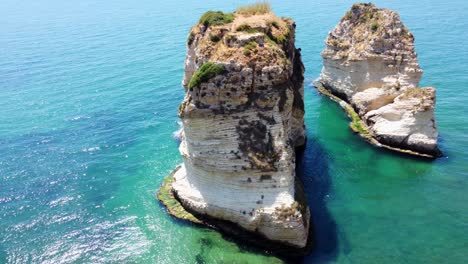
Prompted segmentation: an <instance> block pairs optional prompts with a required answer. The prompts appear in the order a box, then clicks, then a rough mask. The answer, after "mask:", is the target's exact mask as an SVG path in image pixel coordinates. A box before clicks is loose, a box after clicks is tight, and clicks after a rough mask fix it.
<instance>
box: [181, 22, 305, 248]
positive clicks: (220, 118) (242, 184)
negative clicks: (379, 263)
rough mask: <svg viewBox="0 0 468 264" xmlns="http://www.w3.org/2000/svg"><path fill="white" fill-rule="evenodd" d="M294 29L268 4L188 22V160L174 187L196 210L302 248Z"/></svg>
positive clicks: (184, 114)
mask: <svg viewBox="0 0 468 264" xmlns="http://www.w3.org/2000/svg"><path fill="white" fill-rule="evenodd" d="M212 15H216V14H212ZM218 15H220V16H222V15H223V14H218ZM294 32H295V23H294V22H293V21H292V20H291V19H280V18H278V17H276V16H275V15H274V14H272V13H267V14H262V15H251V16H246V15H240V14H236V13H234V14H233V19H232V20H229V19H228V20H227V22H224V23H217V24H216V25H213V24H209V23H202V22H200V23H198V24H197V25H195V26H194V27H193V28H192V30H191V32H190V34H189V39H188V50H187V57H186V62H185V76H184V79H183V85H184V87H185V98H184V100H183V102H182V104H181V106H180V108H179V116H180V118H181V119H182V121H183V133H182V142H181V145H180V148H179V149H180V153H181V154H182V157H183V159H184V163H183V165H182V166H181V168H180V169H179V170H177V171H176V173H175V175H174V182H173V184H172V188H173V191H174V194H175V196H176V197H177V198H178V199H179V200H180V202H181V204H182V205H183V206H184V207H185V208H186V209H187V210H189V211H191V212H193V213H195V214H199V215H205V216H207V217H209V218H213V219H219V220H226V221H229V222H232V223H234V224H236V225H237V226H238V227H239V228H241V229H244V230H247V231H251V232H252V233H254V234H256V235H258V236H260V237H262V238H267V239H268V240H271V241H275V242H280V243H282V244H284V245H287V246H291V247H292V248H303V247H305V246H306V244H307V239H308V231H309V219H310V212H309V208H308V206H307V203H306V199H305V197H304V193H303V191H302V189H297V188H296V184H297V179H296V177H295V148H296V147H299V146H302V145H304V144H305V127H304V103H303V80H304V78H303V72H304V67H303V64H302V61H301V56H300V51H299V50H298V49H296V48H295V45H294V39H295V37H294Z"/></svg>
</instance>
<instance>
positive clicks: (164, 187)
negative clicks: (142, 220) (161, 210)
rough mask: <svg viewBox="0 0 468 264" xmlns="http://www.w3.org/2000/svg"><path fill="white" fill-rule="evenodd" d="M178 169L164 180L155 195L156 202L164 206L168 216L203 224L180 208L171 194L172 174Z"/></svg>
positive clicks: (180, 205) (175, 170) (174, 171)
mask: <svg viewBox="0 0 468 264" xmlns="http://www.w3.org/2000/svg"><path fill="white" fill-rule="evenodd" d="M179 169H180V166H179V167H177V168H175V169H174V170H173V171H172V172H171V174H170V175H169V176H167V177H166V178H165V179H164V181H163V183H162V184H161V187H160V188H159V191H158V193H157V197H158V200H159V201H161V203H163V204H164V206H166V208H167V211H168V212H169V214H170V215H172V216H174V217H176V218H179V219H182V220H187V221H190V222H193V223H196V224H202V223H203V222H202V221H201V220H200V219H198V218H196V217H195V216H194V215H193V214H191V213H189V212H187V211H186V210H185V209H184V207H182V204H180V202H179V201H178V200H177V199H176V198H175V197H174V194H173V193H172V182H173V181H174V174H175V173H176V172H177V170H179Z"/></svg>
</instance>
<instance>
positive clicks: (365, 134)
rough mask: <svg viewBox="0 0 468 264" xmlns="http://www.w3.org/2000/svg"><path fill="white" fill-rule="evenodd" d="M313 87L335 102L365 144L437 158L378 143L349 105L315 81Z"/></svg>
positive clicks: (432, 156)
mask: <svg viewBox="0 0 468 264" xmlns="http://www.w3.org/2000/svg"><path fill="white" fill-rule="evenodd" d="M313 85H314V87H315V88H316V89H317V91H318V92H319V93H320V94H322V95H324V96H327V97H328V98H330V99H331V100H333V101H335V102H337V103H338V104H339V105H340V107H341V108H343V110H344V111H345V112H346V114H347V115H348V117H349V118H350V119H351V122H350V124H349V127H350V128H351V130H353V132H354V133H356V134H358V135H359V136H361V137H362V138H363V139H365V140H366V141H367V142H369V143H370V144H372V145H374V146H375V147H379V148H385V149H388V150H391V151H396V152H399V153H402V154H407V155H412V156H417V157H422V158H429V159H435V158H437V157H438V155H430V154H425V153H420V152H417V151H413V150H409V149H403V148H397V147H394V146H389V145H385V144H383V143H381V142H379V141H378V140H377V139H376V138H375V136H374V135H373V134H372V131H371V130H370V128H369V127H368V126H367V124H366V123H365V122H364V121H363V120H362V119H361V118H360V117H359V115H358V114H357V113H356V111H355V110H354V108H353V107H352V106H351V105H350V104H349V103H347V102H346V101H345V100H344V99H341V98H340V97H338V96H337V95H334V94H333V93H332V92H331V91H330V90H328V89H326V88H325V87H324V86H323V84H322V83H320V82H318V81H316V82H314V84H313Z"/></svg>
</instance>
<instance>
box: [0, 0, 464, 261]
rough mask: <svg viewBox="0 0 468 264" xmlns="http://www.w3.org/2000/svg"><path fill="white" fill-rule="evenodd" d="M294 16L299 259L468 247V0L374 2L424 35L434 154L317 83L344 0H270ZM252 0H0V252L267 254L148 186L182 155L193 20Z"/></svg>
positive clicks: (373, 257)
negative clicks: (374, 139) (393, 136)
mask: <svg viewBox="0 0 468 264" xmlns="http://www.w3.org/2000/svg"><path fill="white" fill-rule="evenodd" d="M271 2H272V4H273V8H274V11H275V12H276V13H277V14H278V15H280V16H289V17H292V18H294V19H295V20H296V23H297V47H300V48H302V54H303V60H304V64H305V66H306V83H307V86H306V88H305V90H306V91H305V100H306V111H307V114H306V125H307V135H308V143H307V148H306V150H305V153H304V156H303V158H302V160H301V161H300V163H301V167H300V168H299V171H300V173H301V174H302V175H303V180H304V182H305V187H306V190H307V195H308V198H309V201H310V204H311V209H312V213H313V221H314V224H315V233H316V241H317V248H316V251H315V252H314V253H313V254H312V255H311V256H308V257H306V258H305V259H304V260H303V262H304V263H311V262H319V263H323V262H327V263H328V262H336V263H353V262H355V263H376V262H379V263H382V262H384V263H387V262H388V263H395V262H398V263H464V262H465V261H466V259H467V258H468V250H467V248H468V196H467V195H466V192H467V190H468V158H467V156H466V155H465V153H466V152H468V136H467V135H468V127H467V125H468V116H467V113H468V106H467V104H466V103H465V101H466V97H467V96H468V94H467V87H468V75H467V74H466V73H467V69H466V66H465V65H466V62H465V61H466V58H467V57H468V49H466V43H467V42H468V34H466V33H465V30H466V28H467V27H468V18H467V16H466V14H465V13H466V10H468V2H466V1H461V0H458V1H456V0H452V1H448V2H440V1H434V0H420V1H403V0H395V1H383V0H379V1H374V2H375V3H376V4H378V5H379V6H382V7H388V8H391V9H394V10H396V11H398V12H399V13H400V14H401V17H402V20H403V22H404V23H405V24H406V25H407V27H409V28H410V30H412V31H413V33H414V35H415V36H416V48H417V51H418V54H419V61H420V64H421V66H422V68H423V69H424V70H425V73H424V77H423V80H422V83H421V84H422V85H424V86H427V85H434V86H436V87H437V88H438V91H437V100H438V101H437V109H436V118H437V122H438V127H439V132H440V142H441V149H442V151H443V152H444V154H445V155H446V156H445V157H443V158H440V159H438V160H436V161H433V162H428V161H424V160H419V159H414V158H409V157H406V156H401V155H396V154H394V153H390V152H388V151H382V150H378V149H376V148H373V147H371V146H370V145H368V144H367V143H366V142H364V141H363V140H361V139H360V138H359V137H357V136H355V135H353V134H352V133H351V131H350V130H349V129H348V127H347V123H348V119H347V117H346V115H345V114H344V113H343V111H342V110H341V109H340V108H339V106H338V105H337V104H336V103H334V102H332V101H330V100H328V99H327V98H323V97H321V96H320V95H318V93H317V92H316V91H315V90H314V89H313V88H312V87H311V86H310V85H308V84H310V83H311V82H312V81H313V80H314V79H315V78H316V77H318V75H319V73H320V68H321V66H320V65H321V58H320V51H321V50H322V49H323V46H324V44H323V41H324V39H325V37H326V35H327V33H328V31H329V30H331V29H332V28H333V27H334V26H335V25H336V23H337V22H338V21H339V19H340V18H341V16H342V15H343V14H344V13H345V12H346V11H347V9H349V7H350V6H351V4H352V2H351V1H325V0H318V1H305V0H303V1H294V2H293V1H290V2H285V1H271ZM244 3H245V2H244V1H225V3H220V1H184V2H182V1H177V2H176V1H166V2H161V1H149V0H143V1H139V2H138V3H136V2H134V1H122V0H117V1H113V2H112V3H111V4H109V3H104V2H102V1H90V0H82V1H74V0H73V1H57V0H50V1H44V0H39V1H22V2H18V1H12V0H4V1H1V2H0V24H1V25H2V26H1V27H0V89H1V95H0V219H1V220H0V263H4V262H8V263H25V262H26V263H28V262H30V263H31V262H32V263H38V262H43V263H72V262H78V263H88V262H95V263H102V262H125V263H128V262H132V263H148V262H155V263H270V262H273V261H276V260H275V259H272V258H270V257H269V256H268V255H267V254H263V253H261V252H258V251H252V250H251V249H249V248H245V247H243V246H240V245H238V244H236V243H234V242H232V241H227V240H225V239H223V238H222V237H221V236H220V235H219V234H217V233H216V232H214V231H211V230H207V229H202V228H195V227H193V226H191V225H190V224H187V223H182V222H179V221H176V220H174V219H172V218H170V217H169V216H168V214H167V213H166V212H165V210H164V208H162V207H161V206H160V205H159V203H158V202H157V201H156V200H155V191H156V189H157V188H158V186H159V184H160V183H161V182H162V180H163V178H164V177H165V176H166V175H168V173H169V172H170V171H171V170H172V169H173V168H174V167H175V166H176V165H177V164H178V163H180V162H181V158H180V156H179V154H178V150H177V147H178V142H177V140H176V139H174V137H173V132H174V131H176V130H177V129H178V124H177V121H178V118H177V115H176V111H177V107H178V104H179V103H180V101H181V100H182V97H183V89H182V88H181V85H180V82H181V79H182V75H183V61H184V56H185V40H186V35H187V32H188V30H189V28H190V27H191V25H193V24H194V23H195V22H196V21H197V19H198V18H199V16H200V15H201V14H202V13H203V12H204V11H206V10H209V9H214V10H224V11H230V10H233V9H235V6H238V5H242V4H244Z"/></svg>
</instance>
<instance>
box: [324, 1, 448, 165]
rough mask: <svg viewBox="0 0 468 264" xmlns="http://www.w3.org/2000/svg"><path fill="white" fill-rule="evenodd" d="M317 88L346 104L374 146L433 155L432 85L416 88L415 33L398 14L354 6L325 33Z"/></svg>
mask: <svg viewBox="0 0 468 264" xmlns="http://www.w3.org/2000/svg"><path fill="white" fill-rule="evenodd" d="M325 43H326V48H325V50H323V52H322V57H323V69H322V73H321V76H320V79H319V80H318V84H317V86H323V88H325V89H327V90H328V91H329V92H331V93H332V94H333V95H335V96H337V97H339V98H340V99H342V100H344V101H346V102H347V103H349V104H350V105H351V106H352V107H353V108H354V110H355V111H356V112H357V114H358V115H359V117H360V118H361V119H362V120H363V121H364V123H365V125H366V126H367V128H368V129H367V130H366V132H367V133H368V135H366V137H368V138H371V139H373V140H370V141H371V142H377V145H380V144H383V145H384V146H387V147H388V148H390V149H393V150H397V151H402V152H407V153H411V154H415V155H422V156H429V157H437V156H440V155H441V153H440V150H439V149H438V146H437V135H438V133H437V128H436V123H435V119H434V106H435V88H432V87H427V88H418V86H419V80H420V79H421V75H422V70H421V69H420V67H419V64H418V61H417V55H416V52H415V49H414V37H413V34H412V33H411V32H410V31H409V30H408V29H407V28H406V27H405V26H404V25H403V23H402V22H401V20H400V17H399V15H398V14H397V13H395V12H393V11H391V10H388V9H380V8H377V7H376V6H375V5H373V4H355V5H353V7H352V8H351V10H350V11H348V12H347V13H346V15H345V16H344V17H343V18H342V19H341V21H340V23H339V24H338V25H337V26H336V27H335V28H334V29H333V30H332V31H331V32H330V33H329V35H328V37H327V39H326V42H325Z"/></svg>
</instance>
